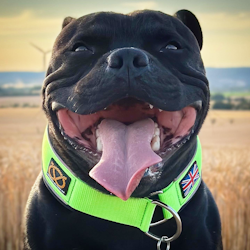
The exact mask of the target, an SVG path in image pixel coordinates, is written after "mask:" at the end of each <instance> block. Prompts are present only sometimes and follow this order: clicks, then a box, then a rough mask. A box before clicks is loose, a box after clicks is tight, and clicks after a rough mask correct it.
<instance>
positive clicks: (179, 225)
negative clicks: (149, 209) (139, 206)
mask: <svg viewBox="0 0 250 250" xmlns="http://www.w3.org/2000/svg"><path fill="white" fill-rule="evenodd" d="M151 203H152V204H155V205H156V206H159V207H162V208H164V209H166V210H167V211H168V212H170V213H171V214H172V215H173V217H174V219H175V222H176V226H177V229H176V232H175V234H174V235H173V236H172V237H170V238H169V237H167V236H162V237H159V236H156V235H154V234H152V233H151V232H150V231H148V232H145V234H146V235H147V236H149V237H151V238H152V239H154V240H157V241H158V243H159V244H160V245H161V242H164V243H167V249H169V248H168V243H170V242H171V241H173V240H176V239H177V238H178V237H179V236H180V234H181V231H182V222H181V218H180V216H179V214H178V213H177V212H176V211H175V210H174V209H173V208H171V207H170V206H168V205H166V204H165V203H163V202H160V201H152V202H151ZM165 221H167V220H166V219H163V220H160V221H158V222H154V223H151V224H150V227H152V226H156V225H159V224H161V223H164V222H165ZM158 243H157V248H158ZM159 249H160V248H159Z"/></svg>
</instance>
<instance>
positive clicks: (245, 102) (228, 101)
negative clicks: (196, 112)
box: [211, 94, 250, 110]
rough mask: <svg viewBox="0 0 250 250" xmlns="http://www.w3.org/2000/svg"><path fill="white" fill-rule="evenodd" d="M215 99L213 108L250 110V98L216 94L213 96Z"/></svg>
mask: <svg viewBox="0 0 250 250" xmlns="http://www.w3.org/2000/svg"><path fill="white" fill-rule="evenodd" d="M211 100H213V101H214V103H213V105H212V108H213V109H228V110H229V109H234V110H250V98H249V99H248V98H244V97H235V98H233V97H225V96H224V95H223V94H214V95H212V96H211Z"/></svg>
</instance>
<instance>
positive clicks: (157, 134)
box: [154, 128, 160, 136]
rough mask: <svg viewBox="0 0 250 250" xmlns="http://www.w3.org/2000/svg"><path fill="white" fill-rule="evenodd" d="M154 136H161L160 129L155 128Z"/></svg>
mask: <svg viewBox="0 0 250 250" xmlns="http://www.w3.org/2000/svg"><path fill="white" fill-rule="evenodd" d="M154 136H160V129H159V128H155V132H154Z"/></svg>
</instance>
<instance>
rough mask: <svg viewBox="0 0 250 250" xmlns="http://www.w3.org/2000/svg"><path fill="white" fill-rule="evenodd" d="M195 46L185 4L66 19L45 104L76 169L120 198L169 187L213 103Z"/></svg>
mask: <svg viewBox="0 0 250 250" xmlns="http://www.w3.org/2000/svg"><path fill="white" fill-rule="evenodd" d="M201 47H202V32H201V28H200V25H199V22H198V20H197V19H196V17H195V16H194V15H193V14H192V13H191V12H189V11H186V10H181V11H178V12H177V13H176V14H175V15H174V16H169V15H166V14H164V13H162V12H156V11H147V10H146V11H139V12H133V13H131V14H128V15H122V14H116V13H104V12H101V13H94V14H90V15H86V16H83V17H81V18H79V19H74V18H70V17H68V18H65V20H64V22H63V28H62V31H61V33H60V34H59V36H58V38H57V40H56V42H55V45H54V48H53V54H52V59H51V62H50V65H49V69H48V72H47V77H46V79H45V82H44V87H43V109H44V111H45V112H46V115H47V117H48V120H49V133H50V137H51V139H52V143H53V146H54V148H55V149H56V151H57V152H58V154H59V155H60V156H61V158H62V159H63V160H64V161H65V162H66V163H67V165H68V166H69V167H70V168H71V169H72V171H73V172H74V173H75V174H76V175H77V176H79V177H80V178H81V179H82V180H83V181H85V182H87V183H88V184H89V185H91V186H93V187H95V188H97V189H99V190H101V191H103V192H111V193H113V194H115V195H117V196H119V197H120V198H122V199H127V198H129V197H130V196H131V195H132V196H135V197H138V196H139V197H144V196H147V195H149V194H150V193H151V192H153V191H156V190H158V189H161V188H163V187H165V186H166V185H168V184H169V183H170V182H171V181H172V180H173V178H175V177H176V176H177V174H178V173H180V172H181V170H182V169H183V168H184V167H185V166H186V165H185V163H187V161H189V160H190V157H191V156H192V153H193V152H194V148H195V144H196V135H197V133H198V131H199V129H200V128H201V125H202V123H203V121H204V119H205V116H206V113H207V110H208V106H209V89H208V81H207V79H206V76H205V70H204V66H203V63H202V59H201V56H200V49H201Z"/></svg>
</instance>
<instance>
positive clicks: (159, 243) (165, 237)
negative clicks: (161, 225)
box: [157, 236, 170, 250]
mask: <svg viewBox="0 0 250 250" xmlns="http://www.w3.org/2000/svg"><path fill="white" fill-rule="evenodd" d="M167 239H168V237H167V236H162V237H161V239H160V240H159V241H158V242H157V250H161V243H162V242H164V241H166V240H167ZM166 244H167V247H166V250H169V249H170V242H169V241H168V242H166Z"/></svg>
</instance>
